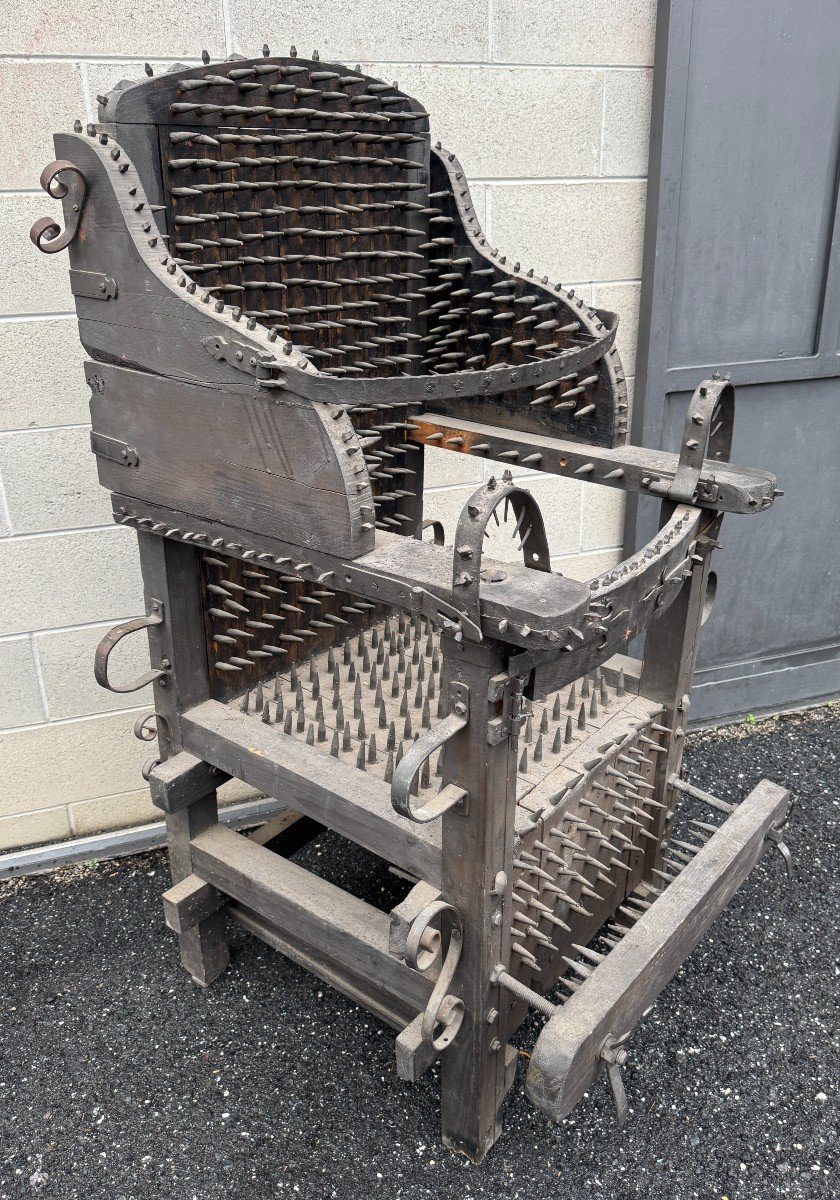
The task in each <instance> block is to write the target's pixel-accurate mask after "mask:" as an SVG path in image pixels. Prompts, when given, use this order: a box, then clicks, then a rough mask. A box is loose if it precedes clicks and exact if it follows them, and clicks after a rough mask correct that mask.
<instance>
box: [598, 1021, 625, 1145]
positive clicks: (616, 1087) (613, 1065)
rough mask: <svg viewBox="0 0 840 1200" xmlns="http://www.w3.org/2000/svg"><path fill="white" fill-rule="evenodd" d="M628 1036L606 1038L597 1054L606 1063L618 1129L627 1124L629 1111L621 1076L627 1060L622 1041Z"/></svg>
mask: <svg viewBox="0 0 840 1200" xmlns="http://www.w3.org/2000/svg"><path fill="white" fill-rule="evenodd" d="M631 1032H632V1031H631ZM629 1037H630V1033H629V1032H628V1033H625V1034H624V1036H623V1037H620V1038H615V1037H608V1038H606V1039H605V1040H604V1043H603V1045H602V1046H601V1051H600V1055H599V1057H600V1058H601V1059H602V1061H603V1062H605V1063H606V1064H607V1075H608V1077H609V1081H610V1090H611V1091H612V1097H613V1103H614V1104H615V1115H616V1119H617V1120H618V1128H619V1129H623V1128H624V1126H625V1125H626V1124H627V1114H628V1113H629V1111H630V1105H629V1104H628V1102H627V1092H626V1091H625V1090H624V1080H623V1078H622V1076H621V1068H622V1067H623V1066H624V1064H625V1063H626V1062H627V1051H626V1050H625V1049H624V1043H625V1042H626V1041H627V1039H628V1038H629Z"/></svg>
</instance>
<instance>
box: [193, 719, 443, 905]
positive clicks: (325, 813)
mask: <svg viewBox="0 0 840 1200" xmlns="http://www.w3.org/2000/svg"><path fill="white" fill-rule="evenodd" d="M184 730H185V737H186V744H187V745H188V746H189V747H190V749H191V750H192V752H193V753H194V754H198V755H201V756H202V757H203V758H205V759H207V761H208V762H212V763H214V764H216V765H217V766H220V767H221V768H222V770H230V771H232V772H233V773H234V774H236V776H237V777H238V778H239V779H242V780H244V781H245V783H249V784H250V785H251V786H252V787H256V788H259V790H260V791H262V792H265V794H266V795H269V796H278V797H282V798H283V799H284V800H287V801H288V803H289V804H290V805H291V806H292V807H294V808H296V809H299V810H300V812H302V813H305V814H306V815H307V816H309V817H312V818H313V819H314V820H316V821H319V822H320V823H321V824H323V825H326V826H327V827H328V828H329V829H334V830H335V831H336V833H340V834H342V835H343V836H344V837H349V838H350V839H351V840H352V841H354V842H357V843H358V845H360V846H364V847H365V848H366V849H367V850H371V851H373V853H374V854H378V855H380V856H381V857H382V858H385V859H387V860H388V862H392V863H394V864H395V865H396V866H399V867H402V868H403V870H406V871H410V872H412V873H413V874H415V875H418V876H420V877H421V878H423V879H426V880H427V881H428V882H430V883H437V882H438V881H439V877H440V849H439V846H438V843H437V831H436V830H435V829H433V830H432V831H430V830H429V829H428V828H427V827H424V826H421V825H413V824H412V823H411V822H410V821H407V820H406V819H405V818H403V817H398V816H397V814H396V813H395V812H394V811H393V809H392V808H391V802H390V792H389V789H388V788H387V786H385V785H384V784H382V783H381V782H380V781H379V780H376V779H371V778H370V777H368V776H366V775H362V774H360V773H359V772H358V771H356V770H355V769H354V768H352V767H349V766H348V765H346V764H345V763H341V762H337V761H336V760H335V759H332V758H330V757H328V756H327V755H325V754H323V753H321V752H320V751H319V750H317V749H315V748H314V747H312V746H305V745H301V743H300V742H296V741H295V740H294V739H293V738H290V737H286V736H285V735H284V734H283V733H282V732H280V731H279V730H278V729H277V728H276V727H271V726H264V725H262V724H260V723H259V722H255V721H252V720H250V719H249V718H248V717H247V716H246V715H245V714H243V713H240V712H237V711H235V710H232V709H230V708H228V707H226V706H225V705H223V704H219V703H218V702H217V701H215V700H209V701H207V702H206V703H205V704H202V705H199V706H198V707H196V708H194V709H192V710H191V711H190V712H189V713H188V714H186V716H185V718H184Z"/></svg>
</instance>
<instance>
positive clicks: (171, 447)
mask: <svg viewBox="0 0 840 1200" xmlns="http://www.w3.org/2000/svg"><path fill="white" fill-rule="evenodd" d="M88 377H89V378H91V377H95V378H96V381H97V382H96V386H95V387H94V391H93V396H92V399H91V420H92V422H93V428H94V430H95V431H96V432H97V433H98V434H102V435H104V436H105V437H110V438H114V439H116V440H118V441H121V442H125V443H127V444H128V445H130V446H131V447H132V449H133V450H134V451H136V454H137V465H136V466H131V467H126V466H124V465H122V464H120V463H117V462H114V461H113V460H112V459H110V458H105V457H102V456H100V457H98V459H97V462H98V466H99V478H100V482H101V483H102V484H103V485H104V486H105V487H109V488H111V489H112V490H114V491H126V492H128V493H129V494H130V495H132V496H134V497H136V498H137V499H138V500H150V501H152V502H154V503H156V504H168V505H170V506H171V507H172V508H175V509H182V510H184V511H186V512H190V511H192V512H197V513H201V514H203V515H206V516H207V517H209V518H210V519H213V518H215V519H217V520H218V519H226V518H228V517H229V516H230V514H236V515H237V517H238V519H239V521H240V523H241V526H242V528H243V529H245V530H247V531H248V532H249V533H251V534H269V535H270V534H273V533H274V531H275V530H276V528H277V513H278V512H279V511H294V512H296V513H297V514H298V526H297V532H298V535H299V536H298V539H296V540H297V541H298V544H299V545H300V544H301V543H302V541H303V538H302V536H301V535H302V534H303V533H304V531H306V534H307V536H308V537H309V538H310V539H311V542H312V544H313V545H315V546H318V547H320V548H321V549H322V550H324V551H326V552H327V553H331V554H336V555H342V556H343V555H346V556H347V557H349V558H355V557H357V556H358V555H359V554H361V553H364V552H365V551H366V550H369V549H371V547H372V545H373V536H372V532H373V531H372V528H369V529H367V530H363V529H362V527H361V526H362V514H361V506H362V505H363V504H367V505H368V508H370V505H371V504H372V495H371V493H370V489H369V487H368V486H367V485H366V486H365V488H364V490H363V491H362V492H360V493H359V492H357V490H356V480H355V476H354V475H353V474H352V472H351V469H350V466H351V461H352V456H353V454H354V453H355V454H358V453H359V442H358V438H357V437H356V435H355V433H354V432H353V430H352V427H351V426H350V423H349V421H348V419H347V417H346V416H345V417H343V418H341V419H340V421H338V422H337V421H334V420H333V419H332V418H331V417H327V416H326V415H325V414H324V413H323V411H322V410H321V409H320V408H317V407H315V406H313V405H300V404H298V405H291V402H290V401H288V400H285V399H283V398H282V397H281V398H279V399H278V400H276V401H272V400H270V399H269V398H268V397H266V396H260V395H255V394H253V392H251V391H245V392H243V391H239V390H235V389H233V388H226V389H221V388H219V387H216V386H213V387H209V386H207V387H200V386H198V385H195V384H189V383H182V382H179V381H175V380H170V381H169V383H168V385H167V387H166V388H165V389H161V387H160V383H159V381H158V379H157V378H156V377H155V376H153V375H149V374H148V373H147V372H144V371H128V370H125V369H122V368H119V367H112V366H107V365H105V364H103V363H89V364H88ZM340 433H344V434H347V435H348V437H349V441H348V442H347V444H346V445H345V444H344V443H343V442H342V441H341V439H340V437H339V434H340Z"/></svg>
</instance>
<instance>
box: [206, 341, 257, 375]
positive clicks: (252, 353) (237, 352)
mask: <svg viewBox="0 0 840 1200" xmlns="http://www.w3.org/2000/svg"><path fill="white" fill-rule="evenodd" d="M201 344H202V346H203V347H204V349H205V350H206V351H207V353H208V354H209V355H210V357H211V358H215V359H216V360H217V361H219V362H226V363H230V365H231V366H232V367H235V368H236V370H237V371H244V372H245V373H246V374H247V375H257V376H259V375H261V373H262V372H263V371H264V369H265V368H267V367H268V366H269V365H270V364H272V363H273V362H274V356H273V355H268V354H266V353H265V352H264V351H261V350H258V349H256V347H254V346H249V345H248V343H247V342H235V341H232V340H230V341H229V340H227V339H226V338H223V337H222V336H221V335H220V334H218V333H211V334H209V335H208V336H207V337H205V338H202V339H201Z"/></svg>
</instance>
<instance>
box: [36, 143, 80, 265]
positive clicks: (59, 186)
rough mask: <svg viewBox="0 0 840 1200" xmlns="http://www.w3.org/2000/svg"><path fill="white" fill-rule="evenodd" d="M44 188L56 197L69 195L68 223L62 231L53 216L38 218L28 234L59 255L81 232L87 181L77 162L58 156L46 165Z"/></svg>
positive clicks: (44, 251) (37, 243)
mask: <svg viewBox="0 0 840 1200" xmlns="http://www.w3.org/2000/svg"><path fill="white" fill-rule="evenodd" d="M41 187H42V188H43V189H44V191H45V192H46V193H47V195H48V196H51V197H52V199H53V200H63V199H65V197H66V199H67V204H66V205H65V214H66V219H67V225H66V228H65V230H64V232H63V233H62V232H61V226H60V225H59V224H58V222H57V221H56V220H55V219H54V218H53V217H39V218H38V220H37V221H36V222H35V223H34V225H33V226H32V228H31V229H30V231H29V237H30V239H31V241H32V242H33V244H34V245H35V246H37V247H38V249H39V250H41V251H42V252H43V253H44V254H57V253H58V251H59V250H66V249H67V247H68V246H69V245H70V243H71V242H72V241H73V238H74V237H75V236H76V234H77V233H78V230H79V222H80V221H81V219H82V213H83V211H84V207H85V200H86V198H87V183H86V182H85V177H84V175H83V174H82V172H81V171H80V170H79V168H78V167H77V166H76V165H75V163H71V162H68V160H67V159H64V158H59V159H57V160H56V161H55V162H51V163H50V164H49V166H47V167H44V169H43V171H42V172H41ZM68 210H69V211H68Z"/></svg>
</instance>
